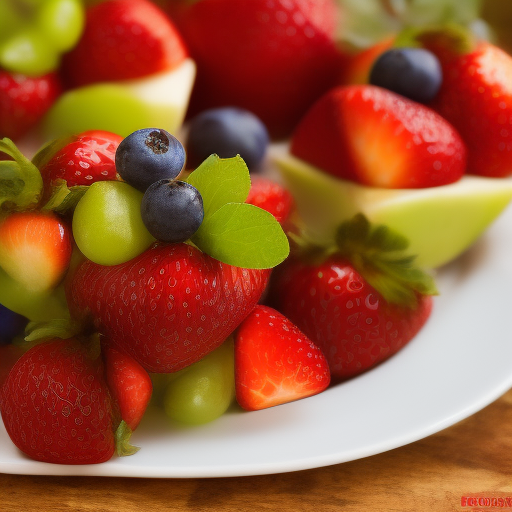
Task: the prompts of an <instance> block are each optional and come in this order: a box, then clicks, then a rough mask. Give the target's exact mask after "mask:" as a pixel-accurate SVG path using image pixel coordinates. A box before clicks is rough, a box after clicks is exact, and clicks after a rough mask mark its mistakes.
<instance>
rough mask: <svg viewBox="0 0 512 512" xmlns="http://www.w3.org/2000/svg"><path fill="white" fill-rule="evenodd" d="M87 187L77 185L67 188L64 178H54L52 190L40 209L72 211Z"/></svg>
mask: <svg viewBox="0 0 512 512" xmlns="http://www.w3.org/2000/svg"><path fill="white" fill-rule="evenodd" d="M88 188H89V186H88V185H77V186H74V187H71V188H69V187H68V185H67V182H66V180H63V179H59V180H56V182H55V184H54V187H53V192H52V195H51V197H50V199H49V200H48V202H47V203H46V204H45V205H44V206H43V207H42V208H41V210H42V211H45V212H46V211H54V212H57V213H60V214H65V213H67V212H69V211H72V210H73V209H74V208H75V206H76V205H77V204H78V201H80V199H82V197H83V195H84V194H85V192H86V191H87V189H88Z"/></svg>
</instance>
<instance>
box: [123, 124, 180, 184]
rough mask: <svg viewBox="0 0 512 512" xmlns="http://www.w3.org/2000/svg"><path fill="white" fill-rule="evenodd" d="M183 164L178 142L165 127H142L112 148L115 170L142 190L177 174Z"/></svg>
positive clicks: (127, 181)
mask: <svg viewBox="0 0 512 512" xmlns="http://www.w3.org/2000/svg"><path fill="white" fill-rule="evenodd" d="M184 164H185V149H184V148H183V146H182V144H181V142H180V141H179V140H178V139H176V137H174V136H173V135H171V134H170V133H169V132H167V131H165V130H161V129H158V128H144V129H143V130H137V131H136V132H133V133H132V134H130V135H128V137H126V138H125V139H123V140H122V141H121V143H120V144H119V147H118V148H117V151H116V170H117V172H118V173H119V175H120V176H121V178H123V180H124V181H126V183H128V184H130V185H131V186H132V187H135V188H136V189H138V190H140V191H141V192H144V191H145V190H146V189H147V188H148V187H149V186H150V185H151V184H153V183H155V182H156V181H159V180H163V179H173V178H176V177H177V176H178V174H179V173H180V172H181V169H182V168H183V166H184Z"/></svg>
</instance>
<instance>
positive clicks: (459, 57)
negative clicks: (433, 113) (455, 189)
mask: <svg viewBox="0 0 512 512" xmlns="http://www.w3.org/2000/svg"><path fill="white" fill-rule="evenodd" d="M434 51H436V53H437V55H438V57H440V59H441V63H442V66H443V84H442V86H441V90H440V91H439V93H438V95H437V97H436V98H435V99H434V101H433V103H432V108H434V109H435V110H437V112H439V113H440V114H441V115H442V116H443V117H445V118H446V119H447V120H448V121H449V122H450V123H452V124H453V126H455V128H456V129H457V130H458V131H459V132H460V134H461V136H462V138H463V139H464V141H465V143H466V145H467V148H468V173H471V174H478V175H481V176H491V177H504V176H509V175H511V174H512V165H511V159H512V129H511V127H510V125H511V119H512V87H511V85H510V84H511V83H512V57H511V56H510V55H508V54H507V53H505V52H504V51H503V50H500V49H499V48H497V47H496V46H494V45H492V44H490V43H487V42H482V43H480V44H478V46H477V47H476V48H475V49H473V50H472V51H469V52H467V53H462V54H461V53H458V52H451V53H449V52H447V50H446V48H444V51H440V50H438V49H437V48H434Z"/></svg>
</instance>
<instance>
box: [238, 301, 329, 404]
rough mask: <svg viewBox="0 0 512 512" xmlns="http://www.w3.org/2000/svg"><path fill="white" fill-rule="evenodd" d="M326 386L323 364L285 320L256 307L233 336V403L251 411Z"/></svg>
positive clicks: (315, 349) (310, 344) (326, 369)
mask: <svg viewBox="0 0 512 512" xmlns="http://www.w3.org/2000/svg"><path fill="white" fill-rule="evenodd" d="M329 383H330V373H329V367H328V364H327V361H326V359H325V357H324V355H323V354H322V352H321V351H320V349H319V348H318V347H317V346H316V345H314V344H313V342H312V341H310V340H309V339H308V338H307V337H306V336H305V335H304V334H303V333H302V332H301V331H300V330H299V329H298V328H297V327H296V326H295V325H294V324H293V323H292V322H291V321H290V320H288V319H287V318H286V317H285V316H283V315H282V314H281V313H279V312H277V311H276V310H274V309H272V308H269V307H267V306H261V305H260V306H256V307H255V308H254V310H253V312H252V313H251V314H250V315H249V316H248V317H247V318H246V319H245V320H244V321H243V322H242V324H241V325H240V327H239V329H238V330H237V332H236V335H235V387H236V399H237V401H238V403H239V404H240V406H241V407H243V408H244V409H246V410H250V411H254V410H258V409H265V408H267V407H272V406H274V405H279V404H283V403H287V402H291V401H294V400H298V399H300V398H306V397H309V396H312V395H315V394H317V393H320V392H321V391H323V390H324V389H325V388H327V386H328V385H329Z"/></svg>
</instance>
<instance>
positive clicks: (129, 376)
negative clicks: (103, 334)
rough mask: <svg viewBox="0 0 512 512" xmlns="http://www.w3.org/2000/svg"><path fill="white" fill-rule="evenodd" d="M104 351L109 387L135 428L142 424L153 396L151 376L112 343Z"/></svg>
mask: <svg viewBox="0 0 512 512" xmlns="http://www.w3.org/2000/svg"><path fill="white" fill-rule="evenodd" d="M102 353H103V358H104V361H105V372H106V375H107V384H108V387H109V389H110V392H111V394H112V397H113V398H114V400H115V403H116V405H117V406H118V408H119V413H120V416H121V419H122V420H124V421H125V422H126V424H127V425H128V426H129V427H130V429H131V430H132V431H133V430H135V429H136V428H137V426H138V425H139V423H140V420H141V419H142V416H143V415H144V412H145V410H146V407H147V405H148V403H149V400H150V398H151V393H152V390H153V385H152V383H151V378H150V377H149V375H148V372H147V371H146V370H144V368H142V366H141V365H140V364H139V363H137V361H135V359H133V358H132V357H130V356H129V355H127V354H123V353H121V352H119V351H118V350H116V349H115V348H112V347H109V346H106V347H104V348H103V351H102Z"/></svg>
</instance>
